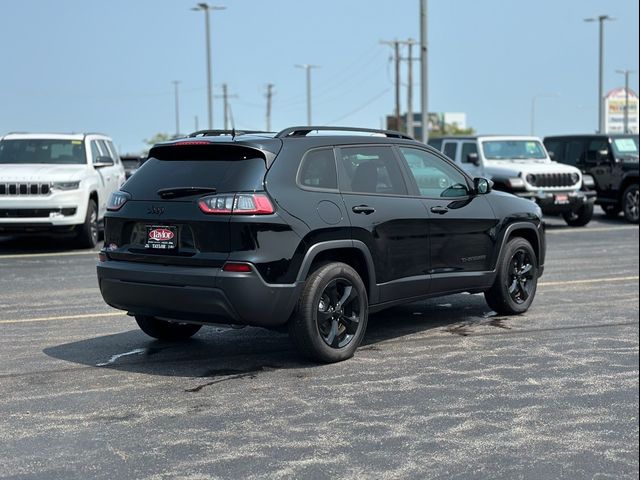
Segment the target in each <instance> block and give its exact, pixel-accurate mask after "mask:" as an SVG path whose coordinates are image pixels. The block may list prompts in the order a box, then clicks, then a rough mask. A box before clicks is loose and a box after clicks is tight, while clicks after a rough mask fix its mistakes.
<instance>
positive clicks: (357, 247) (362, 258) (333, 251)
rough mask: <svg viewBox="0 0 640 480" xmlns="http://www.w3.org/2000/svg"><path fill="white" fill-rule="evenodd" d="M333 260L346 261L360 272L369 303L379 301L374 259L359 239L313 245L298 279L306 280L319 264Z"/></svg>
mask: <svg viewBox="0 0 640 480" xmlns="http://www.w3.org/2000/svg"><path fill="white" fill-rule="evenodd" d="M332 261H333V262H342V263H346V264H347V265H349V266H350V267H352V268H353V269H354V270H355V271H356V272H358V275H360V277H361V278H362V282H363V283H364V285H365V288H366V290H367V296H368V297H369V303H375V302H376V301H377V296H378V291H377V286H376V278H375V269H374V266H373V259H372V258H371V253H370V252H369V250H368V249H367V247H366V245H365V244H364V243H362V242H360V241H358V240H331V241H327V242H320V243H316V244H314V245H312V246H311V247H310V248H309V249H308V250H307V253H306V255H305V256H304V259H303V261H302V266H301V267H300V270H299V272H298V278H297V281H298V282H303V281H304V280H306V279H307V277H308V276H309V274H310V273H311V272H312V271H313V269H314V268H315V267H316V266H317V265H321V264H323V263H328V262H332Z"/></svg>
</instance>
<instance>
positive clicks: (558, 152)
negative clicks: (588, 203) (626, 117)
mask: <svg viewBox="0 0 640 480" xmlns="http://www.w3.org/2000/svg"><path fill="white" fill-rule="evenodd" d="M544 145H545V147H547V150H549V153H553V156H554V160H556V161H557V162H561V163H566V164H569V165H573V166H576V167H578V168H579V169H581V170H582V172H583V173H584V174H585V175H590V176H591V177H593V179H594V183H595V187H596V190H597V192H598V198H597V200H596V203H597V204H598V205H600V206H601V207H602V209H603V210H604V212H605V213H606V214H607V216H608V217H611V218H615V217H617V216H618V215H620V212H621V211H622V212H623V213H624V217H625V218H626V219H627V221H629V222H631V223H638V218H639V217H640V216H639V212H640V209H639V207H638V199H639V198H640V194H639V193H638V178H639V175H638V135H622V134H619V135H600V134H589V135H563V136H553V137H546V138H545V139H544Z"/></svg>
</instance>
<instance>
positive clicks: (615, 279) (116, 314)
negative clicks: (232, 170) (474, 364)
mask: <svg viewBox="0 0 640 480" xmlns="http://www.w3.org/2000/svg"><path fill="white" fill-rule="evenodd" d="M638 280H640V276H638V275H636V276H632V277H608V278H590V279H587V280H568V281H564V282H541V283H539V284H538V286H539V287H555V286H564V285H585V284H593V283H609V282H630V281H635V282H637V281H638ZM123 315H125V313H124V312H101V313H86V314H81V315H63V316H59V317H39V318H24V319H13V320H0V324H9V323H33V322H54V321H59V320H88V319H91V318H106V317H120V316H123Z"/></svg>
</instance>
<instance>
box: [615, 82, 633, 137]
mask: <svg viewBox="0 0 640 480" xmlns="http://www.w3.org/2000/svg"><path fill="white" fill-rule="evenodd" d="M616 73H620V74H622V75H624V133H631V132H630V131H629V74H631V73H636V71H635V70H616Z"/></svg>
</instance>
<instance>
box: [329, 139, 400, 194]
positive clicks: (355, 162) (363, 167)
mask: <svg viewBox="0 0 640 480" xmlns="http://www.w3.org/2000/svg"><path fill="white" fill-rule="evenodd" d="M340 163H341V165H342V169H343V171H344V173H345V179H344V182H341V184H342V189H343V190H344V191H348V192H357V193H377V194H387V195H406V194H407V187H406V185H405V183H404V180H403V178H402V172H401V171H400V166H399V165H398V162H397V161H396V158H395V156H394V153H393V150H392V149H391V147H365V146H363V147H347V148H341V149H340Z"/></svg>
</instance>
